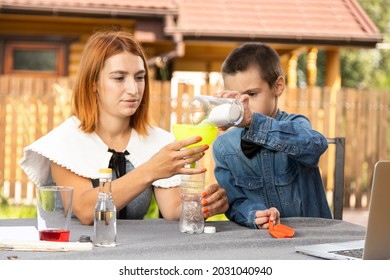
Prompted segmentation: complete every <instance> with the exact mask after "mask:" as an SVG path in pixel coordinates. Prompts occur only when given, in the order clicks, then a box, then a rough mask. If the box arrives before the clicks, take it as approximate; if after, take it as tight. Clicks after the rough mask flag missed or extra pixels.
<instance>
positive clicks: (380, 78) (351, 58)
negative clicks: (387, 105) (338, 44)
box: [341, 0, 390, 89]
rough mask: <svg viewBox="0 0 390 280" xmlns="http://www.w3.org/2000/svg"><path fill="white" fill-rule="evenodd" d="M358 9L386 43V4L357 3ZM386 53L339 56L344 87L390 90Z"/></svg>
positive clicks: (389, 15) (374, 0) (379, 0)
mask: <svg viewBox="0 0 390 280" xmlns="http://www.w3.org/2000/svg"><path fill="white" fill-rule="evenodd" d="M358 2H359V4H360V5H361V7H362V8H363V9H364V10H365V12H366V13H367V14H368V16H369V17H370V19H371V20H372V21H373V22H374V24H375V25H376V26H377V27H378V29H379V32H380V33H382V35H383V38H384V42H385V43H390V11H389V9H388V7H390V0H358ZM389 71H390V49H383V50H378V49H352V50H350V49H346V50H344V51H342V52H341V74H342V78H343V80H342V85H343V86H344V87H354V88H358V87H363V88H383V89H389V88H390V76H389V75H388V73H389Z"/></svg>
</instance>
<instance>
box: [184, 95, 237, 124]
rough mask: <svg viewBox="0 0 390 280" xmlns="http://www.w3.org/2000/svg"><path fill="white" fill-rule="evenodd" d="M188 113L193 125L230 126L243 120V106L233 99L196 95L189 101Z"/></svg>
mask: <svg viewBox="0 0 390 280" xmlns="http://www.w3.org/2000/svg"><path fill="white" fill-rule="evenodd" d="M188 113H189V118H190V121H191V122H192V124H193V125H199V124H213V125H215V126H232V125H237V124H239V123H240V122H241V121H242V119H243V118H244V106H243V105H242V103H241V102H240V101H239V100H237V99H234V98H218V97H214V96H208V95H198V96H196V97H194V98H193V99H192V100H191V102H190V104H189V106H188Z"/></svg>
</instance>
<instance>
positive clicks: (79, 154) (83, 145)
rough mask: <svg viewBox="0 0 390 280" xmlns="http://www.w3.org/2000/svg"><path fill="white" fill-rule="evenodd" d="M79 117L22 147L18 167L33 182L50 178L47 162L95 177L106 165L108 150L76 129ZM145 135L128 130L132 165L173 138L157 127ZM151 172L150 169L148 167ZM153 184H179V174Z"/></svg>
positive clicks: (146, 158) (104, 145)
mask: <svg viewBox="0 0 390 280" xmlns="http://www.w3.org/2000/svg"><path fill="white" fill-rule="evenodd" d="M79 124H80V120H79V119H78V118H77V117H75V116H72V117H70V118H69V119H67V120H65V121H64V122H63V123H62V124H60V125H59V126H57V127H56V128H54V129H53V130H52V131H50V132H49V133H48V134H46V135H45V136H43V137H41V138H39V139H38V140H36V141H35V142H33V143H32V144H31V145H29V146H27V147H25V148H24V150H23V157H22V159H21V160H20V162H19V165H20V167H21V168H22V169H23V170H24V172H26V174H27V176H28V177H29V178H30V180H31V181H32V182H33V183H34V184H36V185H45V184H48V183H50V182H51V181H52V179H51V171H50V161H53V162H55V163H57V164H58V165H60V166H63V167H65V168H67V169H69V170H70V171H72V172H74V173H76V174H77V175H79V176H82V177H86V178H90V179H97V178H98V175H99V169H100V168H102V167H108V164H109V161H110V158H111V156H112V153H111V152H108V148H109V147H108V146H107V145H106V144H105V143H104V142H103V141H102V140H101V139H100V137H99V136H98V135H97V134H96V133H94V132H93V133H85V132H83V131H82V130H81V129H80V128H79ZM148 133H149V134H148V136H145V137H144V136H141V135H139V134H138V133H137V132H136V131H135V130H133V131H132V132H131V137H130V141H129V143H128V145H127V147H126V150H127V151H128V152H129V153H130V154H129V155H127V156H126V159H127V160H129V161H130V162H131V163H132V164H133V165H134V167H135V168H136V167H137V166H139V165H141V164H143V163H144V162H146V161H147V160H149V159H150V158H151V157H152V156H153V155H154V154H155V153H157V152H158V151H159V150H160V149H161V148H162V147H164V146H165V145H167V144H169V143H171V142H173V141H174V139H175V138H174V136H173V135H172V134H171V133H169V132H167V131H165V130H163V129H161V128H158V127H150V128H148ZM150 172H153V170H150ZM153 185H154V186H158V187H163V188H169V187H175V186H178V185H180V175H176V176H173V177H170V178H167V179H160V180H157V181H155V182H154V183H153Z"/></svg>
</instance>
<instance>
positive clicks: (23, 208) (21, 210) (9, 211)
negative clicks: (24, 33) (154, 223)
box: [0, 196, 227, 221]
mask: <svg viewBox="0 0 390 280" xmlns="http://www.w3.org/2000/svg"><path fill="white" fill-rule="evenodd" d="M36 217H37V209H36V206H35V205H10V204H8V203H7V201H6V200H5V199H3V198H1V197H0V219H28V218H36ZM158 217H159V210H158V207H157V204H156V200H155V199H154V196H153V198H152V202H151V204H150V207H149V210H148V213H147V214H146V215H145V217H144V219H145V220H148V219H157V218H158ZM226 220H227V218H226V216H225V215H223V214H220V215H215V216H213V217H210V218H208V219H207V221H226Z"/></svg>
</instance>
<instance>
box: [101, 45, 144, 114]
mask: <svg viewBox="0 0 390 280" xmlns="http://www.w3.org/2000/svg"><path fill="white" fill-rule="evenodd" d="M145 75H146V70H145V66H144V63H143V60H142V58H141V57H140V56H137V55H134V54H132V53H129V52H122V53H119V54H116V55H113V56H111V57H109V58H108V59H107V60H106V61H105V63H104V67H103V69H102V71H101V72H100V75H99V80H98V81H97V91H98V96H99V101H98V102H99V113H100V116H101V117H102V116H107V115H108V116H111V117H118V118H130V117H131V116H132V115H134V113H135V112H136V111H137V109H138V107H139V105H140V104H141V100H142V97H143V94H144V91H145Z"/></svg>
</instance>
